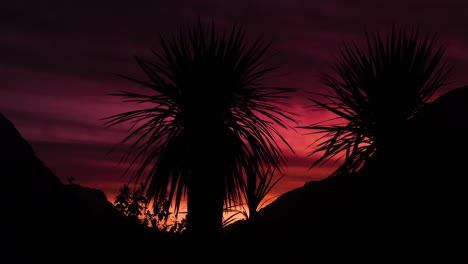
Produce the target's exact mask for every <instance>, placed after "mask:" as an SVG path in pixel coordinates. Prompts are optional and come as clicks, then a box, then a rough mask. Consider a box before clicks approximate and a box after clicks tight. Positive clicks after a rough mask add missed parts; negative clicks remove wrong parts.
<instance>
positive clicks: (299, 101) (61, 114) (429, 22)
mask: <svg viewBox="0 0 468 264" xmlns="http://www.w3.org/2000/svg"><path fill="white" fill-rule="evenodd" d="M467 13H468V4H467V3H466V1H462V0H459V1H457V0H445V1H435V0H424V1H422V0H421V1H420V0H418V1H408V0H399V1H375V0H364V1H344V0H343V1H333V0H319V1H307V0H303V1H297V0H288V1H278V0H276V1H274V0H268V1H267V0H253V1H240V0H238V1H214V0H213V1H204V0H189V1H177V0H171V1H146V0H145V1H121V2H120V3H119V2H118V1H108V0H105V1H95V0H93V1H91V0H81V1H59V0H53V1H21V0H15V1H5V2H4V3H2V7H1V11H0V35H1V38H0V87H1V88H0V112H1V113H3V114H4V115H6V117H7V118H9V119H10V120H11V121H12V122H13V123H14V124H15V125H16V127H17V128H18V129H19V131H20V132H21V133H22V135H23V136H24V137H25V138H26V139H27V140H29V142H30V143H31V144H32V145H33V147H34V149H35V151H36V152H37V154H38V155H39V157H40V158H41V159H42V160H43V161H44V162H45V163H46V164H47V165H48V166H49V167H50V168H51V169H52V170H53V171H54V172H55V173H56V175H57V176H58V177H59V178H60V179H61V180H62V181H64V182H66V181H67V180H66V179H67V178H68V177H74V178H75V179H76V180H75V182H76V183H78V184H82V185H84V186H89V187H94V188H98V189H101V190H103V191H105V192H106V194H107V195H108V198H109V200H113V198H114V196H115V194H116V192H117V191H118V188H119V187H120V186H121V185H122V184H123V183H124V182H125V181H126V179H127V178H121V177H120V175H121V174H122V173H123V171H124V170H125V165H122V166H118V165H117V161H118V159H119V158H120V154H119V153H114V154H110V155H109V154H108V153H107V152H108V150H109V149H110V148H111V147H112V146H113V145H114V144H115V143H117V142H119V141H120V140H121V139H122V138H123V137H124V136H125V135H126V134H127V133H126V131H125V130H124V129H123V128H119V127H115V128H112V129H109V128H106V127H105V126H104V124H103V122H102V121H101V120H100V118H103V117H106V116H109V115H111V114H115V113H119V112H122V111H125V110H128V109H130V108H131V107H132V106H131V105H126V104H122V103H120V101H119V99H118V98H114V97H110V96H107V95H106V94H107V93H112V92H115V91H118V90H137V89H138V87H136V86H135V85H134V84H132V83H129V82H128V81H125V80H123V79H121V78H119V77H116V74H127V75H135V76H141V75H140V72H139V69H138V68H137V66H136V64H135V63H134V61H133V59H132V56H133V55H145V54H147V52H148V50H149V48H153V47H156V46H155V45H156V44H157V42H156V40H157V33H159V32H162V33H170V32H173V31H174V30H175V29H176V27H177V25H178V24H182V23H185V22H187V21H189V20H190V19H195V18H197V17H198V16H201V17H202V18H203V19H211V18H214V20H215V21H216V22H217V23H219V24H220V25H227V26H229V25H231V24H232V23H235V22H238V23H240V24H242V25H244V27H245V30H246V33H247V34H248V35H250V36H257V35H262V36H263V37H264V38H265V39H266V40H271V41H272V48H273V50H274V51H276V52H278V55H277V57H276V59H277V60H278V62H281V63H282V64H283V65H284V67H283V68H282V71H283V72H284V73H287V75H284V76H283V77H281V78H278V79H275V83H277V84H279V85H283V86H289V87H295V88H299V89H302V90H303V91H305V90H310V91H314V90H319V89H321V86H320V85H319V83H318V76H319V74H320V72H321V71H328V69H329V68H328V65H329V63H331V62H332V60H333V56H334V54H335V51H336V50H337V48H338V47H339V45H340V44H341V43H342V41H350V40H356V41H358V42H359V41H360V40H362V39H363V37H364V32H365V31H366V30H367V31H371V32H372V31H377V30H387V29H389V28H390V27H391V25H392V24H396V25H407V26H419V27H420V29H421V30H422V31H426V32H433V33H438V34H439V39H440V40H441V41H443V42H446V43H447V44H448V50H447V53H446V55H447V56H446V58H447V59H448V62H449V63H451V64H453V65H455V69H454V71H453V74H452V79H451V80H452V81H453V84H451V85H450V86H449V87H447V89H450V88H453V87H459V86H462V85H465V84H467V83H468V80H465V76H467V77H466V79H468V19H466V14H467ZM292 103H293V105H294V108H293V109H292V110H293V111H296V112H298V113H301V114H303V116H302V117H301V118H299V119H298V122H299V124H300V125H307V124H310V123H312V122H314V121H319V120H324V119H326V118H327V115H326V114H325V113H315V114H314V115H312V114H311V113H308V112H307V110H305V109H304V107H305V105H306V100H304V96H303V94H297V95H296V96H295V98H294V100H293V102H292ZM305 132H307V131H301V130H298V131H297V132H292V131H291V132H288V133H286V134H285V135H286V136H287V138H288V140H289V142H290V143H291V144H292V145H293V147H294V149H295V150H296V152H297V153H296V155H292V154H291V153H290V152H286V154H287V155H288V156H289V160H290V163H289V168H288V169H287V170H286V173H287V175H286V177H285V178H284V179H283V180H282V181H281V182H280V185H279V186H277V188H275V189H274V192H273V194H281V193H284V192H286V191H289V190H291V189H293V188H296V187H299V186H302V185H303V184H304V183H305V182H307V181H310V180H313V179H319V178H322V177H324V176H326V175H327V173H329V172H330V170H327V169H326V168H321V169H316V170H310V171H307V167H308V165H309V164H310V163H311V162H312V161H311V159H310V158H308V157H306V155H307V153H308V152H309V151H310V150H311V149H310V148H309V149H307V145H308V144H310V143H311V140H312V138H311V137H310V136H309V137H307V136H304V135H302V134H303V133H305Z"/></svg>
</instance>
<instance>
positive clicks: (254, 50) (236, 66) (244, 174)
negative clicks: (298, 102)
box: [107, 21, 294, 235]
mask: <svg viewBox="0 0 468 264" xmlns="http://www.w3.org/2000/svg"><path fill="white" fill-rule="evenodd" d="M160 46H161V48H160V50H157V51H153V53H154V57H153V58H152V59H142V58H139V57H136V61H137V62H138V64H139V66H140V67H141V69H142V70H143V71H144V72H145V74H146V76H147V77H148V79H147V80H139V79H136V78H132V77H127V76H123V77H124V78H126V79H128V80H130V81H133V82H136V83H138V84H140V85H142V86H143V87H144V88H147V89H148V93H146V94H143V93H132V92H121V93H117V94H113V95H116V96H120V97H124V98H126V99H127V101H132V102H138V103H149V104H152V105H151V106H149V107H148V108H144V109H141V110H136V111H129V112H125V113H120V114H117V115H113V116H110V117H108V121H107V123H108V124H109V125H110V126H112V125H116V124H119V123H123V122H135V123H136V124H137V123H138V124H141V125H139V126H137V128H134V129H133V131H132V132H131V133H130V134H129V135H128V136H127V137H126V138H125V139H124V140H123V142H126V141H128V140H130V139H134V142H132V144H131V146H130V148H129V152H128V154H127V155H126V157H128V156H129V155H130V154H134V155H135V157H134V158H133V161H132V162H131V164H132V165H131V166H133V165H135V164H136V162H137V161H138V160H141V162H142V163H141V164H139V165H138V166H139V169H138V170H137V172H136V174H135V175H134V177H133V178H132V179H133V180H135V181H139V180H141V179H142V176H146V177H145V179H144V180H143V182H144V184H145V186H146V194H147V196H148V197H150V198H152V199H154V200H155V201H157V200H161V199H164V198H168V199H169V201H171V203H172V202H174V210H175V212H176V213H177V211H178V210H179V207H180V203H181V201H182V200H183V198H184V197H185V195H186V198H187V210H188V217H187V219H188V226H187V230H188V231H190V232H191V233H192V234H195V235H197V234H198V235H199V234H201V233H203V234H204V235H210V234H213V235H214V234H219V232H220V231H221V228H222V218H223V208H224V206H230V205H231V204H230V203H231V202H232V201H235V202H239V201H240V200H241V199H242V193H243V191H244V190H243V188H245V186H247V184H246V182H248V181H249V180H248V179H249V178H252V177H259V171H260V170H261V169H262V168H267V167H273V168H275V169H278V170H281V167H282V166H283V165H284V164H285V157H284V154H283V152H282V150H281V148H280V145H278V142H281V141H282V142H284V143H285V144H286V145H287V146H288V147H289V148H290V146H289V145H288V143H287V142H286V140H285V139H284V138H283V137H282V136H281V134H280V133H279V131H278V130H277V129H276V127H275V125H279V126H281V127H284V128H287V127H289V125H288V124H287V122H289V121H294V115H293V114H292V113H290V112H287V111H285V110H284V109H285V107H284V106H285V105H286V102H285V100H284V99H286V98H287V97H289V92H291V89H289V88H279V87H267V86H264V85H262V81H263V78H264V77H265V76H266V75H267V74H268V73H270V72H271V71H272V70H274V69H275V68H274V67H269V66H264V63H265V59H266V55H267V52H268V50H269V49H268V48H269V44H264V43H263V42H262V41H261V40H257V41H255V42H253V43H252V44H247V43H246V41H245V37H244V31H243V29H242V28H241V27H239V26H233V27H232V29H231V30H230V31H226V32H218V31H217V29H216V28H215V25H214V23H211V24H203V23H202V22H200V21H198V22H197V23H193V24H189V25H186V26H185V27H182V28H181V29H180V32H179V33H178V34H177V35H174V36H172V37H171V38H169V39H165V38H163V37H160ZM140 122H141V123H140ZM291 150H292V149H291Z"/></svg>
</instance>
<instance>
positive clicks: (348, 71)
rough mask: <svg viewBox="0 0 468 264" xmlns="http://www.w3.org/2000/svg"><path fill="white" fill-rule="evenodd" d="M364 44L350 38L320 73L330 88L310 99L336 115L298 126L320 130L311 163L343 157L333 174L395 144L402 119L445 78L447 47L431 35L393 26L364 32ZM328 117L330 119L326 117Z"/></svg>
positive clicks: (351, 168) (356, 166)
mask: <svg viewBox="0 0 468 264" xmlns="http://www.w3.org/2000/svg"><path fill="white" fill-rule="evenodd" d="M366 39H367V42H366V44H367V45H366V46H365V47H364V48H362V47H359V46H358V45H357V44H355V43H350V44H349V45H347V46H345V47H344V48H342V49H341V50H340V51H339V54H338V58H337V60H336V62H335V64H334V65H333V70H334V72H333V73H332V74H326V73H325V74H323V75H322V79H321V81H322V83H323V84H325V85H326V87H327V88H328V93H324V94H317V95H316V97H315V99H311V100H312V102H313V103H314V107H316V108H317V109H321V110H327V111H330V112H331V113H333V114H335V115H336V118H335V119H331V120H327V121H328V122H323V123H316V124H312V125H310V126H305V127H302V128H305V129H312V130H314V132H313V133H318V134H321V137H320V138H319V140H318V142H317V147H316V148H315V149H314V150H313V152H312V153H317V152H320V153H322V155H321V156H320V158H319V159H318V160H317V161H316V162H315V163H314V164H313V166H316V165H318V164H323V163H324V162H327V161H329V160H330V159H339V158H342V159H343V162H342V164H341V165H340V166H339V168H338V169H337V170H336V171H335V172H334V174H332V175H336V174H340V173H352V172H355V171H356V170H358V169H359V168H360V167H361V166H362V165H363V162H364V161H366V160H367V159H368V158H369V157H370V156H372V155H374V154H376V153H381V154H382V155H386V154H385V153H387V154H389V153H390V152H391V149H392V148H395V147H396V146H398V144H397V143H398V138H399V136H400V135H401V134H402V133H404V127H405V124H406V123H407V121H408V120H409V119H411V118H412V117H413V116H414V115H415V114H417V113H418V111H419V110H420V109H421V108H422V107H423V106H424V104H425V103H426V102H427V101H428V100H429V99H430V98H431V97H432V96H433V95H434V93H435V92H436V91H437V90H438V89H439V88H441V87H442V86H443V85H445V84H446V83H447V79H448V74H449V72H450V68H449V67H448V66H447V64H446V62H445V61H444V59H443V55H444V52H445V49H446V47H445V46H444V45H440V44H436V41H437V38H436V35H435V34H427V33H426V34H422V33H420V31H419V30H417V29H416V30H408V29H405V28H396V27H393V28H392V30H391V31H390V32H389V33H388V34H387V35H386V36H385V37H382V36H381V35H380V34H378V33H375V34H372V35H371V34H367V38H366ZM330 121H331V122H330Z"/></svg>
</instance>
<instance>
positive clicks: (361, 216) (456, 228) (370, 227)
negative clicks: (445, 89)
mask: <svg viewBox="0 0 468 264" xmlns="http://www.w3.org/2000/svg"><path fill="white" fill-rule="evenodd" d="M467 125H468V87H463V88H459V89H456V90H453V91H451V92H449V93H447V94H445V95H443V96H441V97H439V98H438V99H437V100H436V101H434V102H433V103H431V104H429V105H427V106H426V107H425V108H424V109H423V110H422V111H421V112H420V113H419V115H418V116H417V117H416V118H414V119H413V120H412V121H411V123H410V127H409V128H408V129H407V131H401V140H400V146H399V148H398V149H399V151H398V152H397V153H393V155H390V156H389V157H388V158H387V160H385V161H382V160H375V159H374V160H369V161H368V162H367V164H366V165H365V167H364V168H363V169H362V170H361V171H360V172H358V173H356V174H355V175H342V176H337V177H333V178H326V179H324V180H321V181H317V182H308V183H306V184H305V185H304V186H303V187H301V188H298V189H295V190H292V191H290V192H288V193H285V194H284V195H282V196H280V197H279V198H278V199H277V200H276V201H274V202H273V203H271V204H270V205H268V206H267V207H265V208H264V209H262V210H261V211H260V212H259V214H258V218H257V219H255V220H254V221H251V222H248V223H237V228H236V229H235V230H236V231H233V232H232V234H231V235H232V237H234V238H235V239H241V240H243V241H249V245H248V246H246V248H250V249H251V250H252V252H256V251H258V249H259V248H261V247H263V248H265V249H267V250H268V252H271V253H272V254H273V255H272V256H269V257H270V258H271V260H274V259H283V260H285V261H288V262H289V263H389V262H391V263H402V262H404V263H467V262H466V261H467V252H468V250H467V249H468V244H467V229H466V223H467V220H468V218H467V215H468V214H467V202H468V199H467V190H468V189H467V175H468V172H467V167H466V162H467V161H468V152H467V149H468V137H467V133H466V127H468V126H467ZM263 257H265V256H263ZM263 257H260V258H263ZM314 261H316V262H314ZM434 261H435V262H434Z"/></svg>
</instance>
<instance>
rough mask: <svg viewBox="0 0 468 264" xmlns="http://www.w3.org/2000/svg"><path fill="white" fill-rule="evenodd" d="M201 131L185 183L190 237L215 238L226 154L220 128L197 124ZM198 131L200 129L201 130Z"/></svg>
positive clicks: (219, 228)
mask: <svg viewBox="0 0 468 264" xmlns="http://www.w3.org/2000/svg"><path fill="white" fill-rule="evenodd" d="M199 127H202V128H203V129H202V131H199V132H198V133H196V138H194V140H193V145H192V146H193V149H192V151H191V152H192V159H191V162H192V164H191V168H192V169H191V173H190V180H189V182H190V183H189V186H188V197H187V198H188V199H187V209H188V216H187V220H188V226H187V232H188V234H189V235H190V236H192V237H194V238H197V237H201V238H204V239H205V238H208V237H210V238H215V237H219V236H221V234H222V221H223V213H224V198H225V191H226V189H225V174H226V168H227V166H226V163H227V162H229V161H228V160H227V158H229V156H228V155H227V154H228V153H226V151H227V149H226V148H225V147H223V146H225V145H226V144H225V142H223V137H222V136H221V133H219V132H220V129H219V127H217V128H216V127H213V125H210V126H208V125H207V124H204V125H202V124H199ZM200 130H201V129H200Z"/></svg>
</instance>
